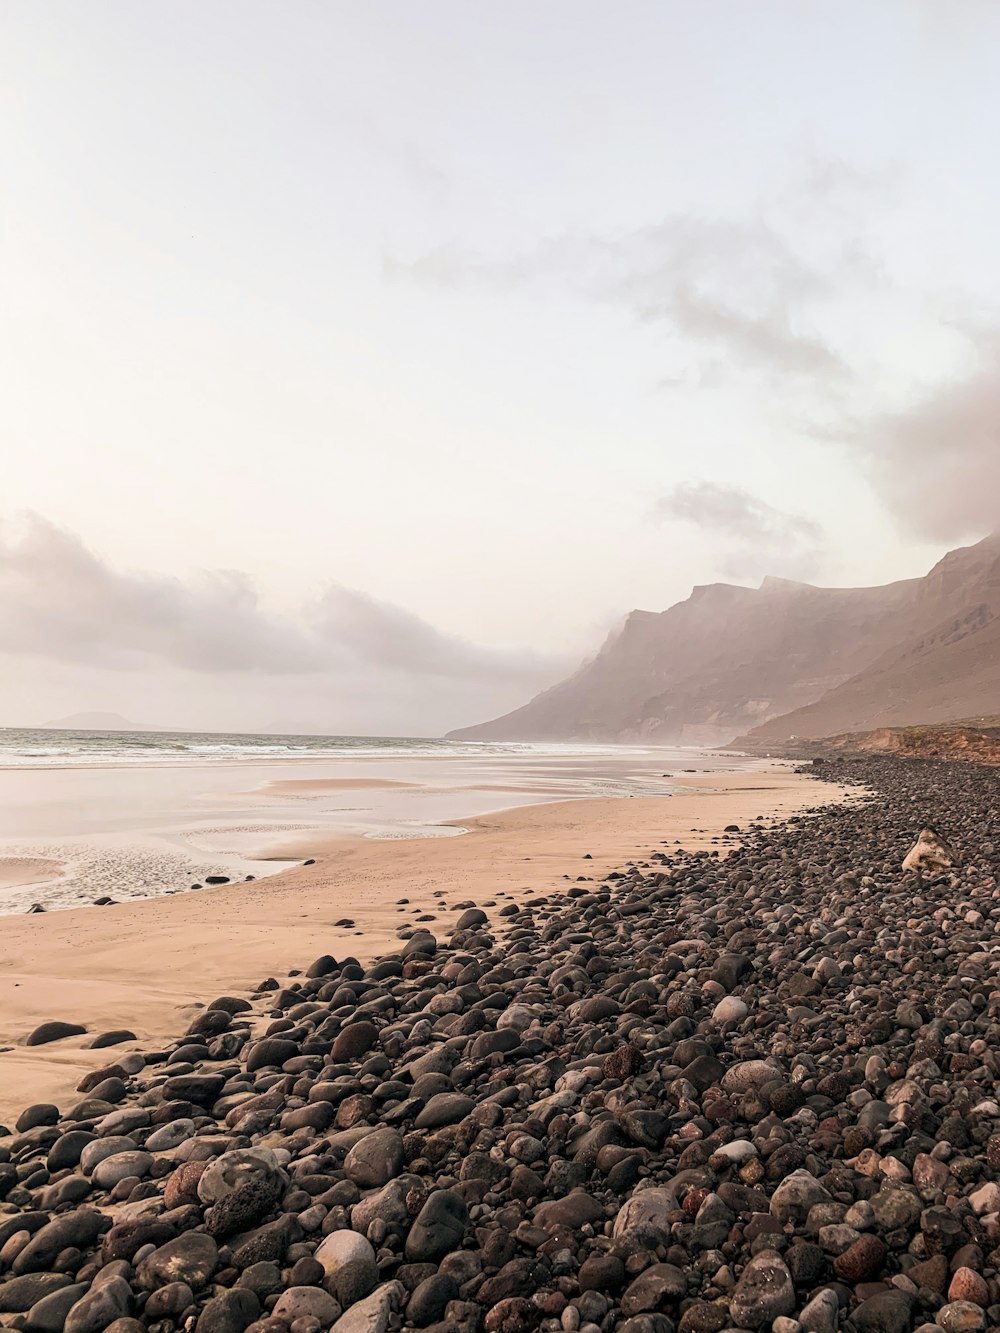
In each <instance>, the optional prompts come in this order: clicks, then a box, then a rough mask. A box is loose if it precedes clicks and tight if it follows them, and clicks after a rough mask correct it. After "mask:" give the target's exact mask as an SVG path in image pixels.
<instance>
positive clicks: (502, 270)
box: [384, 217, 871, 383]
mask: <svg viewBox="0 0 1000 1333" xmlns="http://www.w3.org/2000/svg"><path fill="white" fill-rule="evenodd" d="M384 269H385V272H386V274H387V276H389V277H395V278H399V279H406V280H409V281H414V282H420V283H423V284H425V285H429V286H433V287H436V288H438V289H441V290H453V289H457V288H461V287H464V286H470V285H489V286H491V287H493V288H495V289H500V290H516V289H519V288H523V287H526V286H528V285H532V284H544V283H552V282H555V283H556V284H558V285H560V286H562V287H563V288H565V289H568V290H571V291H573V292H576V293H577V294H578V295H582V296H584V297H587V298H589V299H592V300H597V301H601V302H604V303H608V304H614V305H617V306H619V307H622V308H624V309H626V310H627V311H628V312H629V313H630V314H631V315H632V317H633V318H634V319H635V320H637V321H638V322H639V323H642V324H645V325H662V326H664V327H666V328H669V330H670V331H671V332H673V333H674V334H676V335H679V336H680V337H681V338H684V339H687V340H689V341H690V342H691V343H692V344H694V345H695V346H696V347H697V348H698V349H700V352H701V354H702V355H705V354H709V355H713V356H716V357H719V358H722V359H723V360H724V363H725V364H726V366H727V368H728V369H729V370H730V371H732V370H738V369H744V368H747V367H749V368H752V369H756V370H764V371H767V372H777V373H781V374H783V375H786V376H792V377H806V378H809V379H811V380H820V379H822V380H828V381H830V382H831V383H836V382H837V381H840V380H843V379H845V378H846V377H847V376H848V374H849V371H848V368H847V366H846V364H845V362H844V361H843V359H842V358H841V356H840V355H839V354H838V352H837V351H836V350H835V349H834V348H833V346H832V345H831V344H830V343H829V342H827V340H826V339H824V338H823V336H822V335H821V333H820V331H819V329H820V318H821V312H822V305H823V303H824V302H825V301H827V300H832V299H834V298H835V297H837V296H838V295H842V293H843V289H844V286H845V284H846V283H847V282H849V281H852V280H857V279H859V278H860V276H861V274H862V272H863V273H864V274H865V277H866V279H869V280H870V277H871V268H870V265H868V263H867V262H866V260H865V258H864V255H863V252H862V251H861V249H860V247H858V246H857V245H856V244H853V243H852V244H851V245H850V246H839V247H835V253H834V254H833V255H832V256H828V262H826V263H825V264H824V263H820V262H819V261H817V260H816V259H811V258H807V257H805V256H803V255H802V254H800V253H799V252H798V251H797V250H796V249H794V248H793V247H792V246H791V245H789V243H788V242H787V241H786V240H785V239H784V238H783V237H782V236H781V235H780V234H779V232H778V231H777V230H776V229H774V228H773V227H771V226H769V225H768V224H767V223H766V222H765V221H764V220H763V219H762V218H760V217H758V218H755V219H752V220H750V221H747V222H737V221H732V220H727V219H720V218H715V219H706V218H692V217H669V218H665V219H663V220H662V221H660V222H657V223H655V224H652V225H650V226H646V227H639V228H634V229H631V230H622V231H617V232H606V233H593V234H590V235H586V234H582V235H581V234H570V233H567V234H564V235H559V236H554V237H548V238H545V239H543V240H541V241H539V242H538V243H537V244H536V245H534V246H533V247H531V248H529V249H528V250H525V251H523V252H522V253H520V254H515V255H512V256H507V257H502V258H496V257H490V256H487V255H484V254H482V253H479V252H477V251H475V250H472V249H467V248H464V247H462V246H456V245H449V246H442V247H439V248H438V249H436V250H432V251H429V252H427V253H425V254H423V255H421V256H418V257H416V258H414V259H411V260H401V259H399V258H398V257H386V258H385V260H384Z"/></svg>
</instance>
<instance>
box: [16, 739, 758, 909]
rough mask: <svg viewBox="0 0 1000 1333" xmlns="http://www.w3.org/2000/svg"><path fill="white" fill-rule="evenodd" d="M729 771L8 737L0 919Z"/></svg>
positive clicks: (417, 748) (575, 754)
mask: <svg viewBox="0 0 1000 1333" xmlns="http://www.w3.org/2000/svg"><path fill="white" fill-rule="evenodd" d="M733 766H734V762H733V759H732V757H731V756H724V755H722V754H715V755H711V754H707V753H706V752H704V751H701V752H698V751H694V750H666V749H658V748H655V747H625V746H613V745H589V744H580V745H570V744H567V745H558V744H528V743H514V742H510V743H508V742H487V741H446V740H435V739H432V738H427V737H404V736H278V735H269V734H264V733H260V734H248V733H224V732H162V731H82V730H80V731H70V730H62V731H57V730H52V729H44V730H33V729H19V728H13V727H8V728H4V729H0V915H3V914H4V913H10V912H23V911H26V910H28V909H29V908H30V907H31V906H32V905H33V904H35V903H37V904H39V905H41V906H43V907H44V908H45V909H46V910H52V909H54V908H64V907H73V906H83V905H87V904H89V903H93V902H94V901H95V900H97V899H98V898H101V897H110V898H113V899H114V900H115V901H119V902H121V901H127V900H131V899H135V898H141V897H149V896H155V895H157V894H161V893H174V892H179V891H184V890H185V889H188V888H190V886H191V885H192V884H195V883H198V884H204V883H205V879H206V876H208V875H218V874H223V875H226V876H228V877H229V878H230V879H233V880H237V879H244V878H246V877H247V876H249V875H252V876H254V877H260V876H262V875H268V874H273V873H274V872H275V871H277V870H280V869H281V868H282V867H283V866H286V865H290V864H294V863H295V862H296V861H301V860H304V859H306V858H307V857H312V856H314V855H316V854H317V853H318V851H319V850H320V849H321V848H322V847H323V846H326V845H328V844H329V842H330V840H331V839H334V840H336V839H339V838H343V837H355V838H356V837H362V838H374V839H387V838H418V837H419V838H424V837H455V836H460V835H461V834H462V832H464V825H463V824H462V822H461V821H463V820H466V819H470V818H475V817H476V816H479V815H485V814H489V813H490V812H492V811H496V810H502V809H505V808H508V807H510V806H516V805H532V804H537V803H543V802H545V801H553V800H565V799H580V798H587V797H620V798H629V797H634V796H649V795H663V796H668V795H669V794H670V792H671V791H672V790H673V789H674V788H673V786H672V784H671V782H670V780H669V778H670V776H671V775H675V774H676V775H680V773H682V772H683V771H685V770H688V771H690V770H693V769H695V768H697V769H698V770H699V771H701V772H706V771H712V770H719V769H722V768H732V767H733ZM737 766H739V765H738V763H737Z"/></svg>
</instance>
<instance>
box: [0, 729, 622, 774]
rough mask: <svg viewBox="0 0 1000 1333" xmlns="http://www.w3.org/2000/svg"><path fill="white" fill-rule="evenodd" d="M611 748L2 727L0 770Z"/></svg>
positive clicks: (604, 748)
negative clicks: (10, 768)
mask: <svg viewBox="0 0 1000 1333" xmlns="http://www.w3.org/2000/svg"><path fill="white" fill-rule="evenodd" d="M616 749H617V747H616V746H610V745H583V744H581V745H572V744H566V745H561V744H551V745H550V744H544V745H535V744H528V743H526V742H524V743H522V742H516V741H447V740H437V739H434V738H433V737H412V736H280V735H269V734H266V733H256V734H255V733H242V732H221V731H220V732H213V731H60V730H56V729H54V728H34V729H32V728H23V727H0V767H3V768H8V767H15V768H30V767H36V768H54V767H76V766H78V765H83V766H87V767H91V766H93V765H95V764H98V765H103V764H114V765H118V764H157V765H161V764H185V763H192V762H196V763H210V762H212V761H213V760H217V761H229V762H232V761H234V760H247V759H260V760H266V761H268V762H272V761H275V760H281V759H363V758H383V759H394V758H396V759H405V758H410V757H412V758H418V757H421V756H423V757H431V756H439V757H441V758H457V757H461V756H468V757H475V756H477V755H479V756H482V757H484V758H486V757H489V756H501V755H528V754H565V755H572V754H611V753H614V752H615V750H616Z"/></svg>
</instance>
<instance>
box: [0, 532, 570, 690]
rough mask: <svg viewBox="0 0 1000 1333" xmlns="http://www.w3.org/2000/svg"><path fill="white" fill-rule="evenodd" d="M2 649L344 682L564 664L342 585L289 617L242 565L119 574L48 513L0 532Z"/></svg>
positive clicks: (503, 673) (535, 670)
mask: <svg viewBox="0 0 1000 1333" xmlns="http://www.w3.org/2000/svg"><path fill="white" fill-rule="evenodd" d="M0 652H7V653H18V654H32V655H35V656H38V657H42V658H48V659H53V660H58V661H63V662H70V663H80V664H86V665H87V666H89V667H102V668H111V669H116V670H130V669H131V670H135V669H140V668H148V667H163V666H166V667H171V668H179V669H182V670H185V671H191V672H200V673H203V674H214V675H220V674H225V673H230V674H232V673H235V674H243V675H251V674H258V675H272V676H280V675H309V674H312V675H315V674H317V673H323V674H328V675H331V676H334V677H338V676H339V677H341V678H343V679H345V680H346V679H348V678H354V677H356V676H357V673H358V671H359V670H366V669H370V670H372V671H378V672H381V673H389V674H393V673H394V674H396V675H398V676H411V677H414V678H417V677H441V678H447V679H450V680H452V681H463V682H479V683H481V684H492V685H497V686H502V685H505V684H508V685H517V686H518V687H520V688H525V689H527V688H530V687H538V686H540V685H542V684H550V683H551V682H552V681H553V680H554V679H556V678H557V677H558V675H559V674H560V673H561V671H562V670H563V669H564V668H565V666H566V663H565V662H564V661H562V660H561V659H556V658H552V657H544V656H541V655H538V654H533V653H527V652H526V653H518V652H514V651H507V650H503V649H491V648H485V647H482V646H479V645H476V644H473V643H469V642H467V641H466V640H464V639H461V638H458V637H456V636H453V635H449V634H445V633H443V632H442V631H440V630H438V629H436V628H435V627H434V626H433V625H430V624H428V623H427V622H426V621H425V620H422V619H421V618H420V617H419V616H417V615H414V614H413V613H412V612H409V611H406V610H403V609H402V608H401V607H397V606H393V605H391V604H390V603H387V602H380V601H377V600H376V599H374V598H372V597H368V596H366V595H365V594H364V593H360V592H356V591H353V590H351V589H349V588H346V587H343V586H342V585H339V584H333V583H331V584H330V585H329V586H328V587H327V589H326V590H325V592H324V593H323V594H322V596H321V598H320V599H319V601H318V603H317V604H316V605H314V606H312V607H309V608H307V609H306V610H305V611H304V612H303V613H302V614H301V615H300V616H297V617H295V618H292V617H285V616H280V615H276V614H275V613H273V612H272V611H270V610H268V609H266V608H265V607H263V606H262V605H261V603H260V600H259V598H258V595H257V593H256V591H255V590H254V587H253V584H252V582H251V581H250V579H249V578H248V577H247V576H246V575H245V574H241V573H235V572H231V571H228V572H222V573H204V574H202V575H200V576H199V577H197V578H196V579H193V580H191V581H183V580H180V579H174V578H164V577H162V576H159V575H153V574H133V573H123V572H121V571H118V570H114V569H112V568H111V567H110V566H109V565H108V564H107V563H106V562H104V561H102V560H101V559H99V558H98V557H97V556H96V555H94V554H93V552H91V551H89V550H88V549H87V548H86V547H85V546H84V544H83V543H82V542H81V541H80V539H79V538H78V537H76V536H75V535H73V534H72V533H69V532H66V531H64V530H63V529H60V528H57V527H55V526H54V525H52V524H51V523H48V522H46V521H45V520H43V519H40V518H32V519H31V520H29V521H28V522H27V523H26V524H25V525H24V526H23V529H22V530H21V531H20V532H11V531H10V530H9V529H8V530H7V531H6V532H5V531H0Z"/></svg>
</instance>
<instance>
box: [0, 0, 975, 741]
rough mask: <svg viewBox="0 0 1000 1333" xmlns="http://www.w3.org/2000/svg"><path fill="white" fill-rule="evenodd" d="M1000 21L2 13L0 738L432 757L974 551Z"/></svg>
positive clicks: (230, 8) (535, 3) (630, 4)
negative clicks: (306, 735) (313, 740)
mask: <svg viewBox="0 0 1000 1333" xmlns="http://www.w3.org/2000/svg"><path fill="white" fill-rule="evenodd" d="M998 86H1000V6H997V5H996V4H995V3H992V0H982V3H976V2H975V0H954V2H953V3H951V4H947V5H944V4H941V3H940V0H906V2H905V3H893V2H892V0H879V3H876V4H872V3H871V0H858V2H857V3H852V2H851V0H826V2H823V0H807V2H806V3H803V0H753V2H752V3H746V2H745V0H727V2H726V3H716V2H715V0H685V2H684V3H671V2H670V0H655V3H644V2H639V0H623V2H622V3H612V0H602V3H592V2H591V0H503V2H502V3H497V2H496V0H492V2H491V0H423V2H422V3H419V4H415V3H412V0H399V2H398V3H386V2H385V0H352V3H349V4H347V3H337V2H336V0H322V2H321V3H312V2H311V0H281V3H278V0H273V2H272V3H256V2H255V0H238V3H237V2H235V0H233V2H230V0H209V2H208V3H206V0H197V3H194V2H190V0H170V3H167V2H166V0H159V2H157V0H148V2H146V3H141V4H136V3H134V0H128V3H116V2H113V0H87V3H86V4H80V3H79V2H78V0H67V2H66V3H59V2H58V0H5V3H4V4H3V5H2V6H0V170H2V178H0V208H2V212H0V228H2V233H0V242H2V250H0V263H2V273H0V377H2V384H0V390H2V392H0V433H2V434H0V438H2V441H3V472H2V477H3V486H2V490H0V723H2V722H8V723H12V724H13V723H28V722H32V721H39V720H43V719H45V718H46V717H50V716H53V715H57V714H61V713H65V712H70V711H76V710H78V709H114V710H117V711H120V712H123V713H126V714H128V715H130V716H132V717H134V718H136V719H137V720H139V721H141V722H148V723H154V724H166V725H190V726H195V727H211V726H215V727H218V728H228V727H240V728H247V729H253V728H258V727H259V728H269V729H271V728H274V729H283V728H289V729H295V728H301V729H310V730H332V731H390V732H400V731H404V732H420V733H426V732H436V731H438V730H440V729H443V728H445V727H448V726H454V725H459V724H461V723H464V722H472V721H477V720H481V719H482V718H484V717H485V716H488V715H491V714H493V713H496V712H499V711H502V710H504V709H506V708H508V707H511V706H514V705H515V704H518V703H520V702H523V701H524V700H525V699H526V698H527V697H528V696H529V695H530V694H531V693H533V692H534V690H535V689H537V688H538V687H539V686H541V685H543V684H547V683H550V682H551V681H553V680H555V679H556V678H558V677H559V676H560V675H561V674H564V672H565V670H566V669H567V667H568V666H570V665H572V664H574V663H575V662H576V661H578V660H579V658H580V657H581V656H582V655H583V654H584V653H586V652H588V651H590V650H592V649H594V648H595V647H596V646H597V645H598V644H599V642H600V641H601V639H602V638H603V637H604V635H605V634H606V633H607V631H608V629H609V628H610V627H611V626H612V625H613V624H614V623H615V622H616V621H617V619H618V618H620V616H621V615H622V614H623V613H625V612H627V611H628V610H629V609H631V608H632V607H635V606H642V607H645V608H647V609H653V610H659V609H662V608H664V607H666V606H668V605H670V604H671V603H672V602H674V601H676V600H678V599H679V598H681V597H684V596H686V595H687V593H688V592H689V591H690V588H691V585H692V584H694V583H705V582H710V581H713V580H715V579H719V578H726V579H730V580H734V581H739V582H747V583H756V582H758V581H759V580H760V578H761V577H762V576H763V575H764V574H765V573H767V572H773V573H777V574H783V575H786V576H789V577H802V578H809V579H814V580H816V581H819V582H825V583H846V584H857V583H874V582H882V581H885V580H888V579H892V578H898V577H905V576H909V575H912V574H916V573H922V572H924V570H925V569H926V568H927V567H928V566H929V565H930V564H931V563H932V562H933V561H934V560H935V559H936V558H937V557H938V556H939V555H940V554H941V553H942V552H943V551H944V550H946V549H947V548H948V547H950V546H954V545H958V544H961V543H962V542H964V541H967V540H972V539H975V538H976V537H978V536H981V535H982V534H984V533H985V532H986V531H988V530H990V529H992V528H994V527H996V526H998V525H1000V500H998V498H997V497H998V493H1000V492H998V485H1000V439H998V434H1000V432H998V425H1000V375H998V354H1000V252H998V248H997V240H996V238H997V234H998V224H1000V217H998V211H1000V210H998V204H1000V186H998V183H997V180H998V178H997V172H996V145H997V142H998V141H1000V97H998V94H997V87H998Z"/></svg>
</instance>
